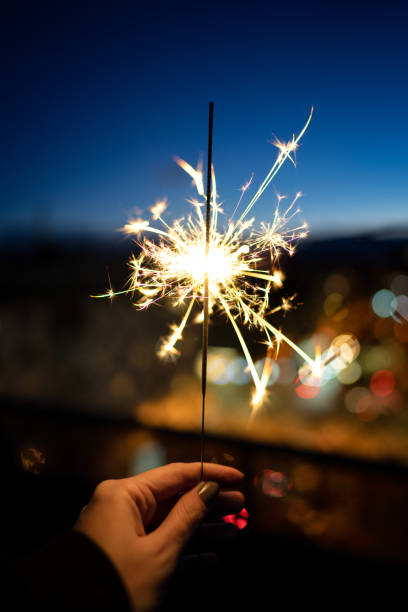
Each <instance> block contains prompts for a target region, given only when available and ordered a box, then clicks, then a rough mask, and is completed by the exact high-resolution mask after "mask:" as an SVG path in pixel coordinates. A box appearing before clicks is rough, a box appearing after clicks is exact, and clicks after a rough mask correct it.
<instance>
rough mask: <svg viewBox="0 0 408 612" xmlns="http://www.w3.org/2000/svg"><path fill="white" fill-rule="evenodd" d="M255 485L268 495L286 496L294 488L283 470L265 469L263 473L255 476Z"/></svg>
mask: <svg viewBox="0 0 408 612" xmlns="http://www.w3.org/2000/svg"><path fill="white" fill-rule="evenodd" d="M254 484H255V486H256V487H257V488H258V489H259V490H260V491H262V493H263V494H264V495H267V496H268V497H276V498H281V497H285V496H286V495H287V494H288V493H289V491H290V490H291V488H292V483H291V482H290V480H289V478H288V477H287V476H286V474H284V473H283V472H276V471H275V470H271V469H265V470H263V472H262V474H260V475H257V476H255V479H254Z"/></svg>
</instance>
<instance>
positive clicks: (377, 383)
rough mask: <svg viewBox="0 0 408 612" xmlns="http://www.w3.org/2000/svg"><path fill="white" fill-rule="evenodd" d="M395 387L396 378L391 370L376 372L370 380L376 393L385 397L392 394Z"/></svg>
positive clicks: (372, 389)
mask: <svg viewBox="0 0 408 612" xmlns="http://www.w3.org/2000/svg"><path fill="white" fill-rule="evenodd" d="M394 387H395V379H394V376H393V374H392V372H390V371H389V370H379V371H378V372H375V373H374V374H373V375H372V377H371V380H370V389H371V391H372V392H373V393H374V395H378V396H379V397H385V396H387V395H390V394H391V393H392V392H393V390H394Z"/></svg>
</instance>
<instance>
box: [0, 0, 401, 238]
mask: <svg viewBox="0 0 408 612" xmlns="http://www.w3.org/2000/svg"><path fill="white" fill-rule="evenodd" d="M331 5H332V6H331ZM1 22H2V26H1V27H2V30H3V31H2V32H1V45H2V49H3V52H2V66H3V75H2V96H1V97H2V111H1V141H2V163H1V183H2V189H1V216H0V225H1V234H2V235H3V236H4V234H8V235H9V236H10V235H11V234H13V233H14V232H16V231H19V232H21V233H30V232H38V231H47V232H48V233H51V234H56V235H61V234H63V233H68V234H72V233H78V232H80V233H81V234H84V233H85V234H90V233H94V234H100V235H104V236H106V237H108V239H112V240H117V239H118V234H117V233H116V231H115V230H116V228H118V227H119V226H121V225H123V224H124V223H125V222H126V220H127V218H128V216H129V215H130V214H131V213H132V211H134V209H135V208H137V209H139V210H147V209H148V207H149V206H151V205H152V204H153V203H154V202H155V201H156V200H157V199H159V198H162V197H164V196H168V198H169V202H170V209H169V212H170V214H171V215H173V214H174V216H175V217H178V216H180V215H182V214H184V213H186V211H188V207H189V205H188V204H187V203H186V201H185V200H186V198H187V197H189V196H191V195H192V194H193V191H192V188H191V181H190V179H189V178H188V177H187V175H185V174H184V173H183V172H182V171H181V170H180V169H179V168H178V167H177V166H176V164H175V163H174V162H173V161H172V157H173V156H174V155H176V154H177V155H179V156H180V157H182V158H184V159H186V160H187V161H188V162H190V163H191V164H193V165H195V164H196V162H197V161H198V159H199V156H200V154H201V155H202V156H204V157H205V150H206V144H207V115H208V102H209V101H210V100H214V102H215V123H214V164H215V170H216V174H217V180H218V192H219V194H220V197H221V200H223V202H224V210H225V212H226V213H228V212H231V211H232V210H233V208H234V205H235V202H236V201H237V199H238V197H239V193H240V192H239V188H240V186H241V185H242V184H244V183H245V182H246V181H247V180H248V179H249V177H250V176H251V173H252V172H254V173H255V176H254V187H255V186H256V184H258V183H259V182H260V181H261V180H262V179H263V177H264V175H265V174H266V172H267V170H268V169H269V167H270V166H271V165H272V162H273V160H274V157H275V155H276V149H275V148H274V147H273V146H272V145H271V144H270V141H271V139H273V136H274V135H275V136H277V137H278V138H280V139H281V140H288V139H290V138H291V136H292V133H293V132H298V131H299V130H300V129H301V128H302V126H303V125H304V123H305V122H306V119H307V117H308V114H309V111H310V108H311V106H312V105H313V106H314V107H315V113H314V116H313V119H312V122H311V124H310V127H309V129H308V132H307V133H306V135H305V137H304V138H303V141H302V145H301V147H300V148H299V150H298V152H297V167H296V168H294V167H293V166H292V165H291V164H290V163H287V164H286V166H285V168H284V169H282V171H281V172H280V174H279V175H278V177H277V179H276V181H275V189H276V190H277V191H278V192H279V193H284V194H287V195H288V196H290V195H294V194H295V193H296V191H298V190H301V191H302V192H303V194H304V197H303V199H302V200H301V207H302V215H303V218H305V219H306V220H307V221H308V222H309V223H310V225H311V230H312V235H315V236H319V235H322V234H325V235H332V234H334V233H336V234H338V233H341V234H343V235H346V236H347V235H352V234H355V233H358V232H362V231H367V230H368V231H371V230H375V231H379V230H383V229H388V228H392V227H401V226H405V227H408V206H407V200H408V198H407V196H408V188H407V180H408V173H407V166H408V148H407V135H408V112H407V109H408V79H407V66H408V63H407V59H408V37H407V30H408V19H407V13H406V10H404V9H403V8H402V3H394V4H393V3H392V2H391V3H390V2H387V3H386V4H385V5H384V7H382V8H381V9H378V8H376V4H375V3H364V4H358V3H357V4H355V3H346V2H337V3H328V2H326V3H313V2H312V3H309V2H308V3H306V2H305V3H296V2H295V3H288V6H287V8H284V7H283V6H282V5H280V4H278V3H272V2H264V3H259V2H256V1H254V2H245V3H243V2H242V3H240V2H206V3H194V2H192V3H190V4H187V3H184V2H177V3H173V2H143V3H141V2H137V1H135V2H120V1H119V2H110V3H104V2H80V3H79V2H70V3H64V2H55V3H52V5H51V4H50V5H48V4H47V3H46V2H38V3H34V2H31V3H21V2H16V3H14V4H13V6H12V7H9V8H8V9H7V10H6V11H4V12H3V14H2V19H1ZM275 201H276V199H275V194H274V188H272V189H270V191H269V192H268V193H267V194H265V195H264V196H263V198H262V200H261V201H260V202H259V203H258V204H257V207H256V210H255V211H254V212H255V214H256V216H257V218H258V219H260V220H265V221H266V220H268V218H270V216H271V212H272V211H273V209H274V205H275Z"/></svg>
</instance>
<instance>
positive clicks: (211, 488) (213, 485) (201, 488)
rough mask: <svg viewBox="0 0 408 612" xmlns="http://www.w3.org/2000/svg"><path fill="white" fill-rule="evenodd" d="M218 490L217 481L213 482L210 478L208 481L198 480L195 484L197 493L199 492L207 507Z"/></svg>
mask: <svg viewBox="0 0 408 612" xmlns="http://www.w3.org/2000/svg"><path fill="white" fill-rule="evenodd" d="M219 490H220V485H219V484H218V482H213V481H212V480H209V481H208V482H205V481H203V482H200V484H199V485H198V486H197V493H198V494H199V496H200V497H201V499H202V501H203V502H204V503H205V505H206V506H207V508H208V506H210V505H211V503H212V502H213V501H214V499H215V498H216V497H217V495H218V493H219Z"/></svg>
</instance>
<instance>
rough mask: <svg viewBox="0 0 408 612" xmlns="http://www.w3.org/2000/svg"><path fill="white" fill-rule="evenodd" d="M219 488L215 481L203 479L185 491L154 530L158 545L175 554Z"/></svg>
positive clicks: (178, 551)
mask: <svg viewBox="0 0 408 612" xmlns="http://www.w3.org/2000/svg"><path fill="white" fill-rule="evenodd" d="M219 490H220V486H219V484H218V483H217V482H213V481H208V482H205V481H203V482H200V483H199V484H198V485H197V486H196V487H194V489H192V490H191V491H189V492H188V493H185V494H184V495H183V496H182V497H181V498H180V499H179V500H178V502H177V503H176V504H175V505H174V506H173V508H172V509H171V511H170V512H169V514H168V515H167V517H166V518H165V519H164V521H163V522H162V524H161V525H160V526H159V527H158V528H157V529H156V531H155V532H154V533H155V536H156V538H157V539H158V542H159V543H160V545H161V546H163V545H164V546H165V547H166V548H167V549H168V550H169V549H170V550H171V551H172V553H173V554H174V555H175V556H177V555H178V554H179V553H180V552H181V550H182V548H183V547H184V545H185V544H186V543H187V542H188V540H189V539H190V538H191V536H192V535H193V533H194V531H195V530H196V529H197V527H198V526H199V524H200V523H201V521H202V520H203V518H204V516H205V515H206V513H207V510H208V508H209V507H210V506H211V504H212V502H213V501H214V500H215V498H216V497H217V495H218V493H219Z"/></svg>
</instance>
